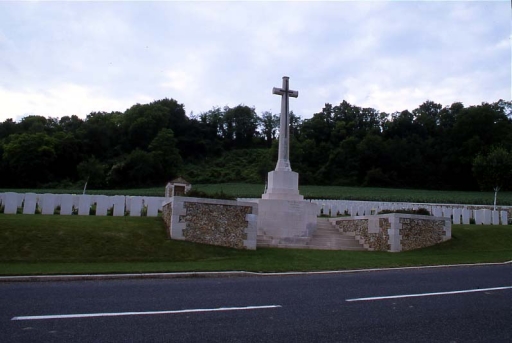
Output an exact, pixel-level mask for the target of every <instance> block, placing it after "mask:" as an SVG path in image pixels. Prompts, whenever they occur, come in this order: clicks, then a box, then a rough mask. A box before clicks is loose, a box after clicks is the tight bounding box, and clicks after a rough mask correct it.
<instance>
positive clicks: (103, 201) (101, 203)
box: [96, 195, 112, 216]
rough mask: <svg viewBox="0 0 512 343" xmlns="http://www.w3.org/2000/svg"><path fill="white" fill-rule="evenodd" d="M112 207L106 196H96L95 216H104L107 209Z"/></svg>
mask: <svg viewBox="0 0 512 343" xmlns="http://www.w3.org/2000/svg"><path fill="white" fill-rule="evenodd" d="M111 205H112V200H111V199H110V197H108V196H106V195H97V196H96V215H97V216H106V215H107V211H108V209H109V207H110V206H111Z"/></svg>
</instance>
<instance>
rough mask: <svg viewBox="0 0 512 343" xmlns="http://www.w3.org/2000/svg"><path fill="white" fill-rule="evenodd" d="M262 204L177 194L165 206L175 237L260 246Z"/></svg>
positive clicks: (170, 228) (170, 227)
mask: <svg viewBox="0 0 512 343" xmlns="http://www.w3.org/2000/svg"><path fill="white" fill-rule="evenodd" d="M257 213H258V205H257V204H255V203H249V202H239V201H231V200H217V199H203V198H191V197H173V198H171V199H170V200H169V201H168V202H165V203H164V205H163V218H164V221H165V222H166V224H167V227H168V228H169V235H170V238H171V239H177V240H185V241H190V242H195V243H203V244H211V245H220V246H225V247H230V248H235V249H252V250H253V249H256V225H257Z"/></svg>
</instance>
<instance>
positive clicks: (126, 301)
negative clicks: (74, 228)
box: [0, 264, 512, 342]
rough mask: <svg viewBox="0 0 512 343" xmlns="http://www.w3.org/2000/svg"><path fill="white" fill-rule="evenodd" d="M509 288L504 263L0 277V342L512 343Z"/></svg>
mask: <svg viewBox="0 0 512 343" xmlns="http://www.w3.org/2000/svg"><path fill="white" fill-rule="evenodd" d="M511 287H512V265H511V264H508V265H497V266H478V267H450V268H432V269H413V270H392V271H378V272H358V273H344V274H323V275H319V274H315V275H302V276H259V277H232V278H192V279H146V280H109V281H73V282H13V283H0V342H512V288H511ZM500 288H501V289H500ZM482 289H487V290H485V291H482ZM459 291H465V292H462V293H459ZM440 292H441V293H442V294H431V293H440ZM443 292H447V293H443ZM454 292H456V293H454ZM389 296H400V297H392V298H373V299H368V298H372V297H389ZM69 315H76V316H72V317H66V316H69ZM41 316H51V317H41Z"/></svg>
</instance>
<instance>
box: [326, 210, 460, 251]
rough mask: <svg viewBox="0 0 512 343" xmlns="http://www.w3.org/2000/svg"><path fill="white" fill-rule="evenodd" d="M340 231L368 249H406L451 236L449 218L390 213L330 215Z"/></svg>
mask: <svg viewBox="0 0 512 343" xmlns="http://www.w3.org/2000/svg"><path fill="white" fill-rule="evenodd" d="M330 221H331V223H333V224H334V225H335V226H336V227H337V228H338V229H339V230H340V231H342V232H345V233H348V234H353V235H354V236H355V237H356V238H357V239H358V240H359V242H360V243H362V244H363V245H364V247H365V248H366V249H368V250H370V251H373V250H375V251H391V252H398V251H407V250H413V249H420V248H425V247H428V246H431V245H434V244H438V243H441V242H444V241H446V240H448V239H450V238H451V221H450V218H444V217H431V216H420V215H412V214H400V213H391V214H383V215H377V216H375V215H374V216H358V217H347V218H334V219H330Z"/></svg>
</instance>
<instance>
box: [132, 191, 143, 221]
mask: <svg viewBox="0 0 512 343" xmlns="http://www.w3.org/2000/svg"><path fill="white" fill-rule="evenodd" d="M129 208H130V217H140V212H141V210H142V197H139V196H134V197H130V207H129Z"/></svg>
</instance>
